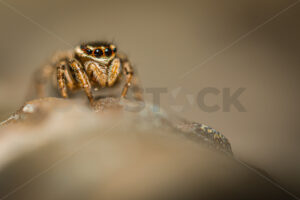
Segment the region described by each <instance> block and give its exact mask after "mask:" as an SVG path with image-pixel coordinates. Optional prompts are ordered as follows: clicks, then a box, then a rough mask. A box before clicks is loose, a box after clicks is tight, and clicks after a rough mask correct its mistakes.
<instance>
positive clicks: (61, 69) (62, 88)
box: [56, 61, 68, 98]
mask: <svg viewBox="0 0 300 200" xmlns="http://www.w3.org/2000/svg"><path fill="white" fill-rule="evenodd" d="M66 66H67V62H66V61H61V62H59V63H58V65H57V74H56V76H57V87H58V90H59V92H60V94H61V96H62V97H63V98H68V93H67V85H66V76H65V71H66Z"/></svg>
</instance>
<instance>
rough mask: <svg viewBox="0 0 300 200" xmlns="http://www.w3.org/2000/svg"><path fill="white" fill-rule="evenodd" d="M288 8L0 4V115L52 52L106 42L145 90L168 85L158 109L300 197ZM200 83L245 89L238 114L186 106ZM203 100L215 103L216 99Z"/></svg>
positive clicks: (295, 15)
mask: <svg viewBox="0 0 300 200" xmlns="http://www.w3.org/2000/svg"><path fill="white" fill-rule="evenodd" d="M295 2H296V1H295V0H276V1H272V0H239V1H237V0H227V1H216V0H202V1H190V0H187V1H174V0H173V1H121V0H120V1H100V0H97V1H74V0H73V1H71V0H66V1H58V0H51V1H38V0H26V1H22V0H5V1H2V0H1V1H0V26H1V37H0V43H1V45H0V94H1V95H0V119H1V120H4V119H5V118H7V117H8V116H9V115H10V114H11V113H12V112H14V111H15V110H16V109H18V108H19V107H20V106H21V105H22V104H23V103H24V99H25V94H26V92H27V91H28V87H29V82H30V80H31V75H32V73H33V72H34V70H35V69H37V68H38V67H40V66H41V65H42V64H43V63H45V62H46V61H47V59H48V58H49V57H50V56H51V55H52V54H53V53H54V52H55V51H56V50H64V49H70V48H73V47H74V46H75V45H77V44H78V43H80V42H82V41H89V40H109V41H114V42H115V43H116V44H117V45H118V48H119V49H120V50H122V51H124V52H126V53H127V54H128V56H129V58H130V60H131V62H132V63H133V64H134V66H135V67H136V68H137V69H138V73H139V76H140V79H141V81H142V83H143V86H144V87H145V88H157V87H158V88H167V89H168V92H167V93H164V94H162V95H161V99H160V100H161V101H160V106H161V107H162V108H163V109H165V110H166V111H167V112H169V113H174V114H176V115H180V116H182V117H184V118H187V119H189V120H192V121H197V122H201V123H205V124H207V125H209V126H211V127H213V128H215V129H217V130H219V131H220V132H221V133H223V134H224V135H225V136H227V137H228V138H229V140H230V141H231V144H232V148H233V151H234V153H235V155H236V156H237V157H239V158H241V159H243V160H245V161H247V162H249V163H251V164H254V165H256V166H258V167H260V168H262V169H264V170H266V171H267V172H268V173H270V174H271V176H272V177H274V178H275V179H276V180H278V181H280V182H281V183H282V185H284V186H285V187H286V188H288V189H289V190H290V191H292V192H293V193H295V194H297V195H298V196H300V191H299V185H300V156H299V154H298V153H299V145H300V135H299V129H300V125H299V124H300V123H299V116H298V114H299V111H300V107H299V105H298V103H299V98H300V95H299V92H298V91H299V83H300V80H299V75H300V70H299V64H300V57H299V52H300V40H299V35H300V28H299V27H300V21H299V17H300V4H294V3H295ZM186 73H187V74H186ZM206 87H214V88H217V89H219V90H222V89H223V88H230V89H231V91H232V92H234V91H236V90H237V89H238V88H240V87H243V88H246V90H245V92H244V93H242V95H241V96H240V97H239V100H240V102H241V103H242V104H243V106H244V107H245V108H246V112H239V111H238V110H236V109H235V108H234V107H232V109H231V110H230V112H223V111H222V110H219V111H217V112H211V113H208V112H204V111H203V110H201V109H200V108H199V106H197V104H196V103H195V101H196V96H197V93H198V92H199V91H200V90H201V89H203V88H206ZM187 95H188V96H191V97H192V99H193V100H194V102H193V101H191V100H190V99H188V98H187ZM146 99H147V100H148V101H152V99H153V97H152V95H150V94H146ZM206 100H207V102H208V103H207V104H209V105H211V104H216V103H217V104H219V105H220V106H221V107H222V104H221V102H222V95H221V94H220V95H218V96H214V95H209V96H208V97H207V99H206ZM175 108H176V109H175Z"/></svg>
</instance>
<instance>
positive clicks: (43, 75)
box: [33, 64, 55, 98]
mask: <svg viewBox="0 0 300 200" xmlns="http://www.w3.org/2000/svg"><path fill="white" fill-rule="evenodd" d="M54 69H55V68H54V66H52V65H49V64H48V65H45V66H44V67H42V68H40V69H38V70H37V71H36V72H35V73H34V79H33V81H34V87H35V91H36V95H37V97H38V98H43V97H45V96H46V85H47V81H48V80H50V77H51V75H52V74H53V72H54Z"/></svg>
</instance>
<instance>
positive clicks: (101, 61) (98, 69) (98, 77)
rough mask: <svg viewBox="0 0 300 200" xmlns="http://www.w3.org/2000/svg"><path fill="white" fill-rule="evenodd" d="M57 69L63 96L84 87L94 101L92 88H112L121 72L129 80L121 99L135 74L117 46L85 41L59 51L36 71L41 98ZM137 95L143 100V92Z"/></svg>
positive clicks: (119, 77) (38, 91)
mask: <svg viewBox="0 0 300 200" xmlns="http://www.w3.org/2000/svg"><path fill="white" fill-rule="evenodd" d="M55 69H56V70H55ZM55 72H56V81H55V83H56V84H57V86H58V89H59V93H60V95H61V96H62V97H64V98H68V90H69V91H76V90H78V89H83V90H84V92H85V94H86V95H87V97H88V99H89V101H90V103H91V104H93V103H94V96H93V94H92V89H95V90H97V89H99V88H104V87H112V86H114V85H116V83H117V82H118V81H119V79H121V76H122V75H125V76H126V82H125V84H124V87H123V91H122V94H121V98H123V97H125V96H126V94H127V91H128V88H129V87H130V86H131V84H132V81H133V76H134V72H133V69H132V66H131V64H130V62H129V61H128V59H127V57H126V56H125V55H122V54H119V53H117V48H116V46H115V45H114V44H111V43H108V42H88V43H83V44H81V45H79V46H77V47H75V49H74V50H73V51H66V52H61V53H58V54H56V55H55V56H54V57H53V60H52V62H51V63H50V64H48V65H46V66H45V67H43V68H41V69H40V70H39V71H37V73H36V74H35V81H36V88H37V95H38V96H39V97H44V96H45V95H44V94H45V85H46V82H47V80H48V79H50V77H51V76H52V75H55ZM136 97H139V99H142V98H141V95H140V94H136Z"/></svg>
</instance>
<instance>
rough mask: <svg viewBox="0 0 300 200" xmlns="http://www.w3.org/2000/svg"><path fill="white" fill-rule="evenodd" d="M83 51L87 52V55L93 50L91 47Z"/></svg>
mask: <svg viewBox="0 0 300 200" xmlns="http://www.w3.org/2000/svg"><path fill="white" fill-rule="evenodd" d="M85 52H86V53H87V54H88V55H91V54H92V53H93V51H92V50H91V49H86V50H85Z"/></svg>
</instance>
